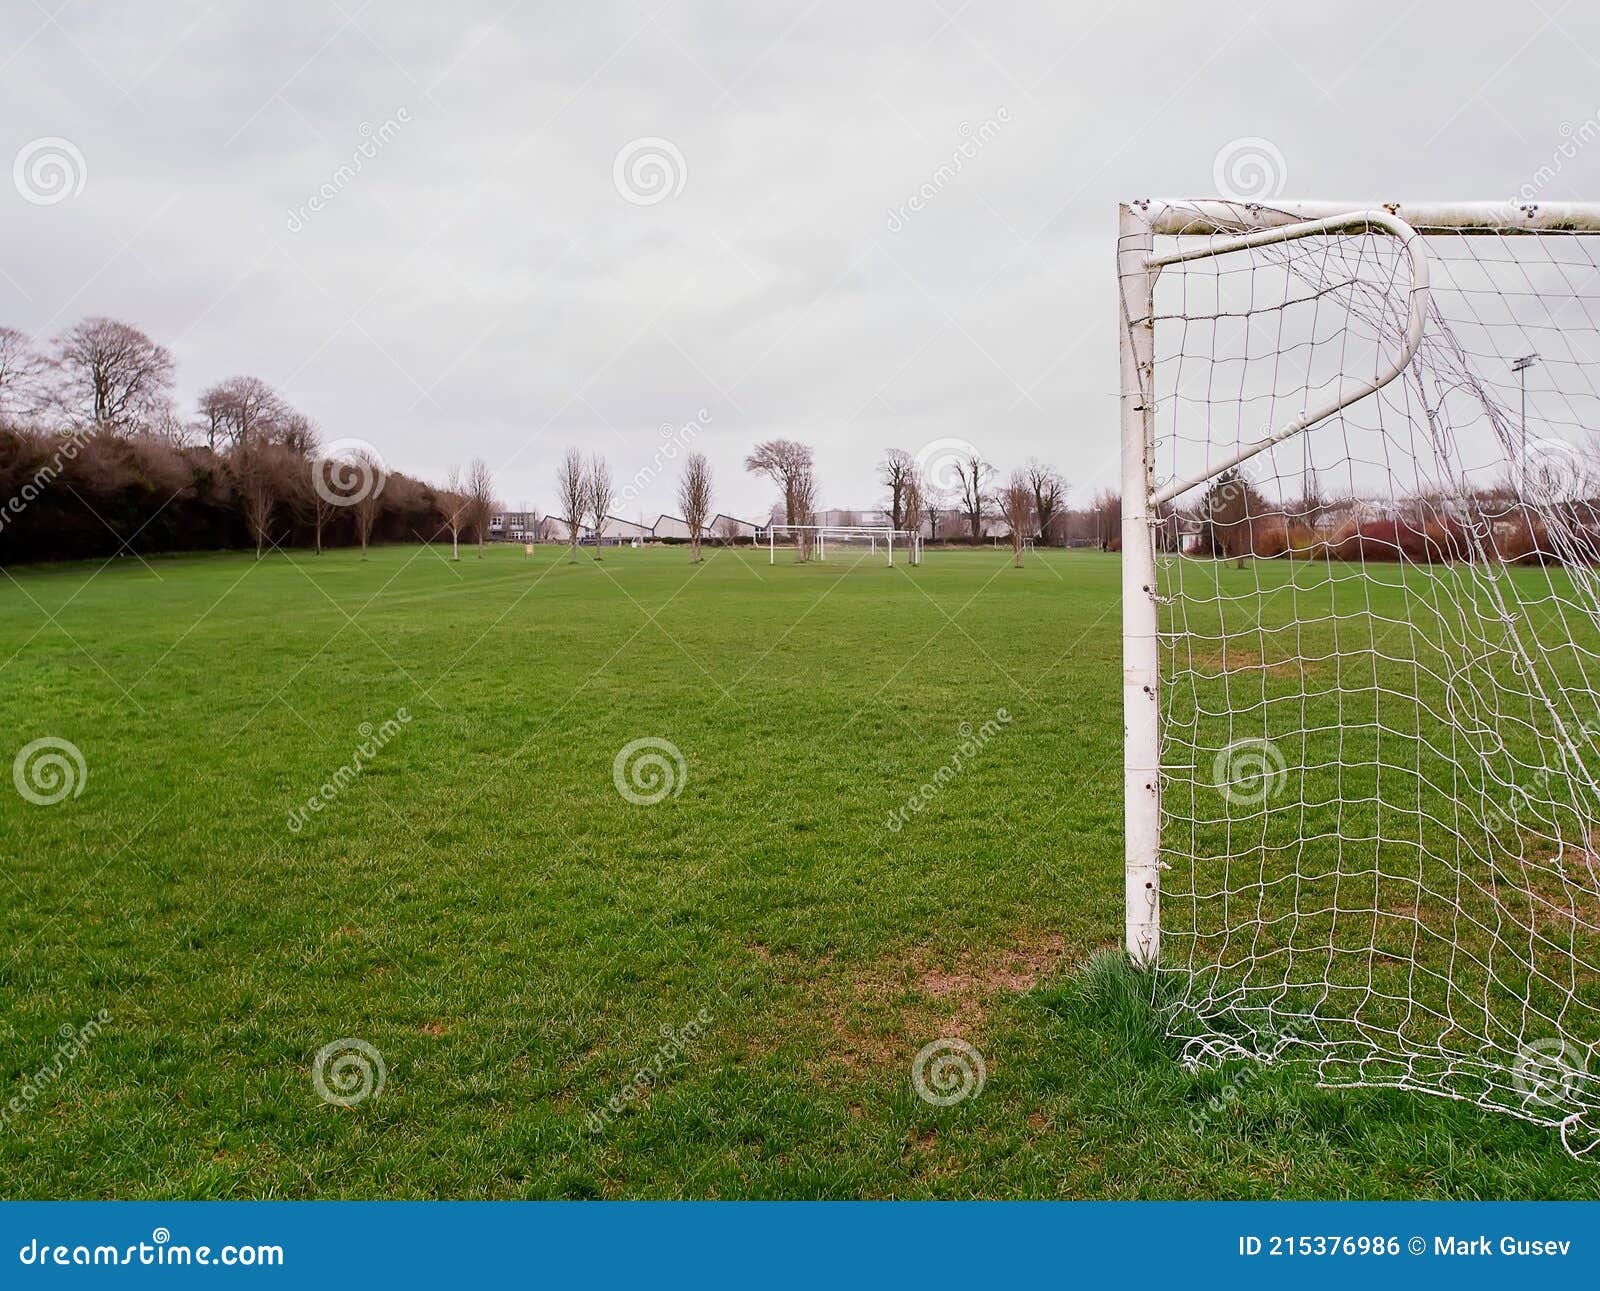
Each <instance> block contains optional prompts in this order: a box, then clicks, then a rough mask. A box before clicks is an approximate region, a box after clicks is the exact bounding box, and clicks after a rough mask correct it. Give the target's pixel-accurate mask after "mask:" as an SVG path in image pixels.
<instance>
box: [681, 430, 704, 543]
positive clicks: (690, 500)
mask: <svg viewBox="0 0 1600 1291" xmlns="http://www.w3.org/2000/svg"><path fill="white" fill-rule="evenodd" d="M678 507H679V509H681V510H682V512H683V522H684V523H685V524H686V525H688V526H689V559H690V560H691V561H698V560H699V559H700V535H701V534H702V533H703V532H704V530H705V527H706V521H707V520H708V519H710V517H711V464H710V463H709V462H707V461H706V455H705V454H704V453H690V454H689V456H688V457H687V458H686V459H684V463H683V474H682V475H681V476H680V477H679V478H678Z"/></svg>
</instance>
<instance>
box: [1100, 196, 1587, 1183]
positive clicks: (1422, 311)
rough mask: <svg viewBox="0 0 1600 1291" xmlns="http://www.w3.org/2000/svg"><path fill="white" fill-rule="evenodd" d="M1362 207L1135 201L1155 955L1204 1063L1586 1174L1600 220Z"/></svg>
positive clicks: (1129, 585) (1146, 884) (1133, 829)
mask: <svg viewBox="0 0 1600 1291" xmlns="http://www.w3.org/2000/svg"><path fill="white" fill-rule="evenodd" d="M1358 211H1359V207H1357V206H1343V205H1340V204H1316V205H1292V206H1284V207H1280V208H1263V207H1260V206H1255V205H1250V206H1244V205H1235V204H1230V203H1222V202H1187V203H1162V202H1148V203H1135V204H1133V205H1131V206H1128V207H1124V208H1123V215H1122V222H1121V236H1120V239H1119V256H1118V261H1119V280H1120V283H1121V288H1122V290H1121V296H1122V305H1123V318H1122V333H1123V335H1122V358H1123V382H1122V386H1123V404H1122V406H1123V417H1122V424H1123V491H1124V521H1123V523H1124V549H1125V557H1124V629H1125V654H1126V659H1125V662H1126V664H1127V667H1126V670H1125V691H1124V706H1125V711H1126V716H1127V726H1128V747H1127V794H1128V857H1127V879H1128V929H1127V932H1128V946H1129V950H1130V953H1132V954H1133V955H1134V957H1135V958H1136V959H1138V960H1140V961H1142V962H1149V963H1153V964H1154V965H1155V968H1156V981H1157V984H1158V991H1159V993H1160V997H1161V999H1162V1000H1163V1001H1164V1002H1165V1004H1166V1007H1168V1008H1169V1010H1170V1025H1171V1026H1172V1028H1173V1030H1174V1032H1175V1033H1176V1034H1177V1035H1178V1036H1179V1037H1180V1038H1181V1039H1182V1040H1183V1041H1184V1056H1185V1058H1186V1060H1188V1061H1189V1062H1190V1063H1192V1064H1201V1063H1217V1062H1221V1061H1223V1060H1225V1059H1228V1058H1231V1057H1238V1056H1253V1057H1256V1058H1259V1059H1263V1060H1267V1061H1273V1060H1279V1059H1293V1058H1300V1059H1303V1060H1308V1061H1309V1062H1311V1063H1313V1064H1314V1066H1315V1071H1316V1074H1317V1076H1318V1078H1319V1079H1320V1080H1321V1081H1322V1082H1323V1083H1326V1084H1330V1085H1368V1086H1390V1087H1400V1088H1405V1089H1412V1090H1419V1091H1425V1092H1428V1093H1432V1094H1437V1095H1443V1096H1447V1097H1451V1098H1456V1099H1463V1100H1468V1101H1471V1102H1474V1103H1477V1104H1480V1105H1482V1106H1485V1107H1489V1108H1493V1109H1497V1110H1501V1111H1504V1112H1508V1113H1511V1114H1513V1115H1516V1116H1520V1117H1523V1118H1525V1119H1527V1120H1531V1121H1534V1122H1538V1123H1541V1124H1546V1125H1551V1126H1558V1127H1560V1130H1561V1135H1562V1139H1563V1141H1564V1142H1565V1143H1566V1145H1567V1147H1568V1148H1569V1150H1571V1151H1572V1152H1574V1153H1576V1154H1580V1155H1582V1154H1585V1153H1589V1152H1591V1151H1592V1150H1593V1149H1594V1147H1595V1144H1596V1142H1597V1139H1600V1057H1597V1049H1600V690H1597V686H1600V578H1597V564H1600V512H1597V507H1600V473H1597V471H1596V468H1595V465H1594V463H1595V462H1596V460H1597V455H1600V441H1597V440H1596V432H1597V431H1600V236H1597V235H1600V208H1593V209H1590V208H1582V207H1575V208H1574V207H1568V208H1552V207H1542V208H1541V207H1535V206H1527V207H1523V206H1498V205H1487V204H1485V205H1468V206H1457V207H1435V208H1427V209H1421V208H1409V207H1407V206H1404V205H1397V206H1387V207H1375V208H1374V209H1372V210H1369V211H1366V212H1364V213H1357V214H1352V212H1358ZM1594 1155H1595V1156H1596V1157H1597V1158H1600V1152H1595V1153H1594Z"/></svg>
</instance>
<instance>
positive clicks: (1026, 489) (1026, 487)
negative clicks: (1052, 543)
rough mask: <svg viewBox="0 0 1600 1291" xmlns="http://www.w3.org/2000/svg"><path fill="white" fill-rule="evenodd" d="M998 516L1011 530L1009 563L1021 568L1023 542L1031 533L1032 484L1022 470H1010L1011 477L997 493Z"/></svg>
mask: <svg viewBox="0 0 1600 1291" xmlns="http://www.w3.org/2000/svg"><path fill="white" fill-rule="evenodd" d="M997 500H998V501H999V503H1000V517H1001V519H1003V520H1004V521H1005V522H1006V525H1007V526H1008V527H1009V528H1010V530H1011V563H1012V566H1013V567H1014V568H1016V569H1021V568H1022V551H1023V544H1024V543H1026V542H1027V540H1028V538H1029V536H1030V535H1031V534H1032V533H1033V485H1032V484H1031V483H1030V481H1029V478H1028V475H1027V474H1026V473H1025V472H1023V471H1012V472H1011V478H1010V479H1009V480H1007V481H1006V484H1005V487H1004V488H1002V489H1001V490H1000V492H999V494H998V495H997Z"/></svg>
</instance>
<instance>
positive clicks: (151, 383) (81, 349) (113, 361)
mask: <svg viewBox="0 0 1600 1291" xmlns="http://www.w3.org/2000/svg"><path fill="white" fill-rule="evenodd" d="M53 366H54V369H55V372H56V375H57V382H58V387H59V388H58V394H59V396H60V399H61V402H62V404H63V406H64V407H65V409H66V410H67V411H68V412H70V413H73V414H75V415H77V416H80V417H84V418H87V419H88V420H90V421H92V422H94V423H95V424H96V425H100V426H105V427H107V428H109V429H112V430H116V431H127V430H135V429H138V428H139V427H141V426H143V425H144V424H146V423H147V422H148V421H149V420H150V418H151V416H152V414H153V413H154V412H156V411H157V410H159V409H160V408H161V407H163V406H164V405H165V404H167V403H168V402H169V401H170V399H171V395H172V383H173V378H174V375H175V372H176V365H175V364H174V363H173V359H172V354H171V352H170V351H169V350H168V349H167V348H166V347H165V346H164V345H157V344H156V343H155V342H154V341H152V340H151V339H150V338H149V337H148V336H146V335H145V334H144V333H143V332H141V331H140V330H139V329H138V328H137V327H130V326H129V325H128V324H127V323H119V322H117V321H116V319H113V318H86V319H84V320H83V321H82V322H81V323H79V324H77V325H76V326H75V327H73V328H71V329H69V330H68V331H66V332H65V333H63V334H62V335H61V336H60V337H58V338H57V340H56V344H55V358H54V364H53Z"/></svg>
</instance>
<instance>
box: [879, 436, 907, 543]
mask: <svg viewBox="0 0 1600 1291" xmlns="http://www.w3.org/2000/svg"><path fill="white" fill-rule="evenodd" d="M878 479H879V481H880V482H881V483H882V484H883V486H884V488H886V489H888V490H889V525H890V527H891V528H893V529H904V528H907V527H908V526H907V525H906V523H905V514H906V495H907V493H908V492H909V491H910V490H912V489H914V488H916V484H917V460H916V458H914V457H912V456H911V454H910V453H908V452H906V450H905V449H903V448H891V449H890V450H889V451H888V452H887V453H885V454H884V458H883V461H882V462H881V463H879V465H878Z"/></svg>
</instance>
